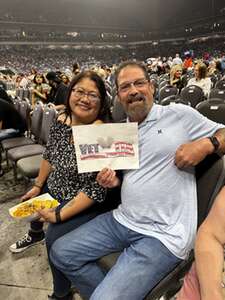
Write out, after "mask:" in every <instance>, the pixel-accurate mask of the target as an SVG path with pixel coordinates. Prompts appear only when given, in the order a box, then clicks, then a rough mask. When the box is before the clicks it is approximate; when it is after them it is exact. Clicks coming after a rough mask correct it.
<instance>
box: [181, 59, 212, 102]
mask: <svg viewBox="0 0 225 300" xmlns="http://www.w3.org/2000/svg"><path fill="white" fill-rule="evenodd" d="M194 71H195V77H193V78H191V79H190V80H188V83H187V86H189V85H197V86H199V87H200V88H201V89H202V90H203V92H204V95H205V97H206V98H207V97H208V95H209V93H210V90H211V87H212V82H211V79H210V78H209V77H207V67H206V65H205V64H204V63H203V62H198V63H197V64H196V65H195V67H194Z"/></svg>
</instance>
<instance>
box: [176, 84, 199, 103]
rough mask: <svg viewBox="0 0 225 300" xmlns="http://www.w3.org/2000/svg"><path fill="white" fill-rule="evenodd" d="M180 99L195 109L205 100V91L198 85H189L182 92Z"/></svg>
mask: <svg viewBox="0 0 225 300" xmlns="http://www.w3.org/2000/svg"><path fill="white" fill-rule="evenodd" d="M180 97H181V99H182V100H184V101H185V102H187V103H191V106H192V107H195V106H196V105H197V104H198V103H199V102H201V101H203V100H205V96H204V93H203V90H202V89H201V88H200V87H199V86H196V85H189V86H186V87H184V88H183V89H182V90H181V93H180Z"/></svg>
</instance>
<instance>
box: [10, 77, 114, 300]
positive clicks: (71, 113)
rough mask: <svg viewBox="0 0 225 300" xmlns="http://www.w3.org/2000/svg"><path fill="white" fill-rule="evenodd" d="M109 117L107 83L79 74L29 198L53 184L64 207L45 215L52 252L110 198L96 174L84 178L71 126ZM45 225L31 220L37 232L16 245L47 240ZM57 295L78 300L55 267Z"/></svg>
mask: <svg viewBox="0 0 225 300" xmlns="http://www.w3.org/2000/svg"><path fill="white" fill-rule="evenodd" d="M107 118H108V119H109V110H108V104H107V100H106V89H105V85H104V82H103V81H102V79H101V78H100V77H99V76H98V75H97V74H96V73H94V72H91V71H85V72H82V73H80V74H78V75H77V76H76V77H75V78H74V79H73V80H72V81H71V83H70V85H69V87H68V96H67V101H66V110H65V112H63V113H62V114H60V115H59V117H58V119H57V120H56V122H55V123H54V124H53V126H52V128H51V130H50V135H49V141H48V143H47V146H46V150H45V151H44V154H43V160H42V163H41V167H40V171H39V175H38V177H37V180H36V181H35V184H34V186H33V188H32V189H31V190H30V191H29V192H28V193H27V194H25V195H24V196H23V198H22V199H23V200H27V199H29V198H32V197H35V196H37V195H39V194H40V193H41V192H43V186H44V183H45V182H46V181H47V188H48V192H49V193H50V194H51V195H52V196H53V197H54V198H56V199H57V200H58V201H59V202H60V205H59V206H58V208H57V209H56V210H52V209H43V210H41V211H40V216H41V218H42V220H45V221H47V222H49V223H50V224H49V226H48V229H47V233H46V246H47V251H48V253H49V251H50V248H51V245H52V244H53V242H54V241H55V240H56V239H58V238H59V237H61V236H62V235H64V234H66V233H68V232H69V231H71V230H73V229H75V228H77V227H78V226H80V225H81V224H83V223H85V222H87V221H89V220H90V219H92V218H94V217H95V216H96V215H97V214H99V212H100V210H99V207H98V206H97V203H96V202H98V203H99V202H102V201H103V200H104V198H105V189H104V188H102V187H101V186H99V185H98V183H97V182H96V180H95V178H96V173H84V174H78V170H77V162H76V156H75V151H74V145H73V137H72V128H71V126H76V125H84V124H93V123H95V124H96V123H102V122H103V121H106V120H107ZM42 227H43V223H41V222H38V221H36V222H31V229H30V230H29V233H28V234H26V235H25V237H24V238H22V239H21V240H20V241H18V242H16V243H15V244H13V245H12V246H11V247H10V250H11V251H12V252H14V253H15V252H21V251H23V250H25V249H26V248H28V247H29V246H31V245H33V244H35V243H37V242H40V241H42V240H43V239H44V232H43V229H42ZM49 262H50V266H51V270H52V274H53V286H54V292H53V295H52V296H49V298H50V299H52V300H53V299H54V300H55V299H63V300H68V299H72V293H71V291H70V287H71V286H70V282H69V281H68V280H67V278H65V277H64V275H63V274H62V273H61V272H59V271H58V270H57V269H56V268H55V267H54V266H53V265H52V264H51V261H49Z"/></svg>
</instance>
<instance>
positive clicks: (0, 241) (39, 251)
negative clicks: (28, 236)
mask: <svg viewBox="0 0 225 300" xmlns="http://www.w3.org/2000/svg"><path fill="white" fill-rule="evenodd" d="M0 180H1V179H0ZM0 202H1V201H0ZM17 203H19V198H17V199H14V200H9V201H7V202H5V203H0V212H1V217H0V232H1V234H0V300H30V299H32V300H35V299H38V300H47V299H48V297H47V295H48V294H51V293H52V280H51V273H50V270H49V266H48V261H47V255H46V249H45V245H44V244H39V245H36V246H33V247H30V248H29V249H27V250H26V251H25V252H23V253H19V254H12V253H11V252H10V251H9V250H8V247H9V246H10V245H11V244H12V243H14V242H15V241H16V240H17V239H18V238H20V237H22V236H23V235H24V233H26V231H27V228H28V223H26V222H25V221H16V220H14V219H13V218H11V217H10V215H9V213H8V209H9V208H10V207H12V206H14V205H16V204H17ZM74 299H76V300H81V298H80V297H79V295H77V294H76V295H75V296H74Z"/></svg>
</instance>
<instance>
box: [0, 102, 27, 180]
mask: <svg viewBox="0 0 225 300" xmlns="http://www.w3.org/2000/svg"><path fill="white" fill-rule="evenodd" d="M26 129H27V128H26V123H25V121H24V120H23V118H22V117H21V116H20V114H19V112H18V111H17V110H16V108H15V107H14V105H13V104H11V103H9V102H7V101H5V100H3V99H0V142H1V141H2V140H3V139H6V138H10V137H15V136H19V135H21V134H23V133H24V131H25V130H26ZM1 162H2V155H1V147H0V176H2V175H4V172H3V170H2V167H1Z"/></svg>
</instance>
